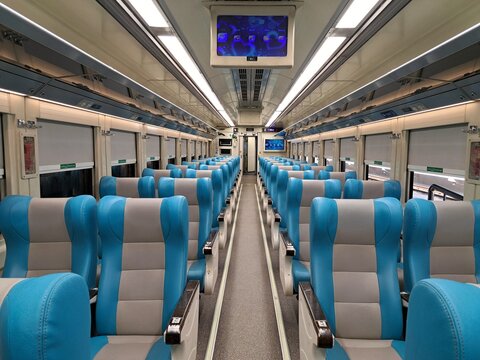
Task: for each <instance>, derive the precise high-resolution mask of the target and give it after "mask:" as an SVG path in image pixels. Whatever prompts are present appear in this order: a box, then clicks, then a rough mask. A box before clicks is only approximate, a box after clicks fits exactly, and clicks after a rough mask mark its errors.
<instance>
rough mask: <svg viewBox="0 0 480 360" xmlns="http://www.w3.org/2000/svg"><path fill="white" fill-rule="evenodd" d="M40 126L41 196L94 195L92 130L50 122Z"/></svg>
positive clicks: (41, 123)
mask: <svg viewBox="0 0 480 360" xmlns="http://www.w3.org/2000/svg"><path fill="white" fill-rule="evenodd" d="M38 125H39V126H40V128H39V129H38V152H39V164H40V168H39V173H40V194H41V196H42V197H68V196H75V195H81V194H90V195H93V167H94V145H93V129H92V128H91V127H90V126H83V125H77V124H70V123H61V122H56V121H48V120H38Z"/></svg>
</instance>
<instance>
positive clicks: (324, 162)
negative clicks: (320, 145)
mask: <svg viewBox="0 0 480 360" xmlns="http://www.w3.org/2000/svg"><path fill="white" fill-rule="evenodd" d="M323 164H324V165H325V166H328V165H331V166H333V159H332V158H324V161H323Z"/></svg>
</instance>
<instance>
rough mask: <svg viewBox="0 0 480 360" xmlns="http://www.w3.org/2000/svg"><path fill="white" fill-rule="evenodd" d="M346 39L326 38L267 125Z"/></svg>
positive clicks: (340, 37) (342, 37)
mask: <svg viewBox="0 0 480 360" xmlns="http://www.w3.org/2000/svg"><path fill="white" fill-rule="evenodd" d="M345 40H346V37H344V36H330V37H327V38H326V39H325V41H324V42H323V43H322V45H321V46H320V47H319V48H318V50H317V51H316V53H315V54H314V55H313V57H312V58H311V59H310V61H309V62H308V64H307V66H306V67H305V69H304V70H303V71H302V73H301V74H300V76H299V77H298V79H297V80H296V81H295V83H294V84H293V86H292V87H291V88H290V90H289V91H288V93H287V96H285V98H284V99H283V100H282V102H281V103H280V105H278V107H277V110H276V111H275V112H274V113H273V115H272V116H271V117H270V120H268V123H267V125H266V126H267V127H269V126H270V125H271V124H273V122H274V121H275V120H276V119H277V118H278V117H279V116H280V113H281V112H282V111H283V110H285V109H286V108H287V106H288V105H290V103H291V102H292V101H293V99H295V97H296V96H297V95H298V94H299V93H300V92H301V91H302V90H303V89H304V88H305V86H306V85H307V84H308V83H309V82H310V81H311V80H312V78H313V77H314V76H315V74H317V73H318V71H319V70H320V69H321V68H322V66H323V65H325V63H326V62H327V60H328V59H330V57H331V56H332V55H333V54H334V53H335V51H337V50H338V48H339V47H340V46H341V45H342V44H343V42H344V41H345Z"/></svg>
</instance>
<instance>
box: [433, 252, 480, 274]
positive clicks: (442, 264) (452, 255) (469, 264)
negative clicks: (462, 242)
mask: <svg viewBox="0 0 480 360" xmlns="http://www.w3.org/2000/svg"><path fill="white" fill-rule="evenodd" d="M430 274H431V275H435V274H457V275H472V276H473V275H474V274H475V253H474V250H473V246H442V247H432V248H430Z"/></svg>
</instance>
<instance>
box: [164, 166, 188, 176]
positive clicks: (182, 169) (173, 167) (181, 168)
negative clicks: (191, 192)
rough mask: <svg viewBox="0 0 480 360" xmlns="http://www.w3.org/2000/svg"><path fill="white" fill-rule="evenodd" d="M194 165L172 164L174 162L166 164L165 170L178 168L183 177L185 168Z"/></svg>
mask: <svg viewBox="0 0 480 360" xmlns="http://www.w3.org/2000/svg"><path fill="white" fill-rule="evenodd" d="M194 168H195V165H174V164H167V170H173V169H180V171H181V172H182V177H185V174H186V172H187V169H194Z"/></svg>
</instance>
